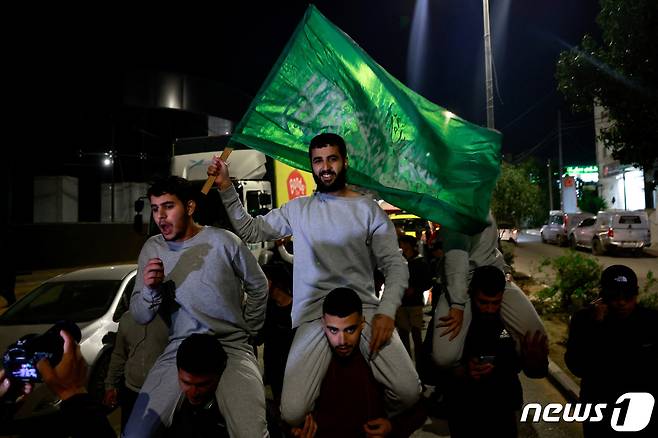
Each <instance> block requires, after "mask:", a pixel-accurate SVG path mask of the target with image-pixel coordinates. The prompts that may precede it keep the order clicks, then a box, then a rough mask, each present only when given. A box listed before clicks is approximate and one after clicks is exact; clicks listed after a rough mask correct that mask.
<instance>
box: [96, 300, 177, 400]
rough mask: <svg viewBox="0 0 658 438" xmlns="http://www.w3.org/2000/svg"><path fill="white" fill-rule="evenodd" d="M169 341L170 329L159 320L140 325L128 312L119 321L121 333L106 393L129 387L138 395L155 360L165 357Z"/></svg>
mask: <svg viewBox="0 0 658 438" xmlns="http://www.w3.org/2000/svg"><path fill="white" fill-rule="evenodd" d="M168 338H169V327H167V325H166V324H165V322H164V321H163V320H162V318H160V317H159V316H156V317H155V318H153V320H152V321H151V322H149V323H148V324H146V325H142V324H138V323H137V321H135V320H134V319H133V317H132V315H131V314H130V312H126V313H124V314H123V316H122V317H121V319H120V320H119V331H118V332H117V338H116V343H115V344H114V349H113V350H112V358H111V359H110V367H109V369H108V370H107V377H106V378H105V389H111V388H115V389H116V388H119V386H120V385H121V382H122V381H123V380H124V378H125V384H126V387H127V388H128V389H130V390H132V391H135V392H139V390H140V388H141V387H142V385H143V384H144V380H146V376H147V375H148V373H149V371H150V370H151V367H152V366H153V364H154V363H155V360H156V359H157V358H158V356H160V354H162V352H163V351H164V348H165V346H166V345H167V340H168Z"/></svg>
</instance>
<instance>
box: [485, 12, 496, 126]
mask: <svg viewBox="0 0 658 438" xmlns="http://www.w3.org/2000/svg"><path fill="white" fill-rule="evenodd" d="M482 12H483V14H482V15H483V16H484V72H485V75H486V77H485V86H486V90H487V128H489V129H494V97H493V74H492V58H491V28H490V27H489V0H482Z"/></svg>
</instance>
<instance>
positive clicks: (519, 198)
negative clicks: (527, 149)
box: [491, 163, 546, 227]
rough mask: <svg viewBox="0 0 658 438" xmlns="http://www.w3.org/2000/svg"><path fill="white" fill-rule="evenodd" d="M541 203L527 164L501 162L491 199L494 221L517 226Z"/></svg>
mask: <svg viewBox="0 0 658 438" xmlns="http://www.w3.org/2000/svg"><path fill="white" fill-rule="evenodd" d="M541 204H542V203H541V195H540V190H539V185H538V184H537V183H536V182H533V181H532V178H531V175H530V173H529V168H528V166H527V165H517V166H514V165H511V164H507V163H503V165H502V167H501V172H500V178H498V184H496V188H495V189H494V191H493V196H492V199H491V211H492V212H493V215H494V217H495V218H496V221H498V222H507V223H510V224H511V225H513V226H516V227H518V226H520V225H521V224H522V223H523V222H524V221H526V220H528V219H530V218H532V217H533V216H534V215H535V214H536V210H537V208H540V205H541ZM543 215H544V216H545V215H546V212H544V213H543Z"/></svg>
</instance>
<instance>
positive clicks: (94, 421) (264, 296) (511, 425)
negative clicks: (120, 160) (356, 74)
mask: <svg viewBox="0 0 658 438" xmlns="http://www.w3.org/2000/svg"><path fill="white" fill-rule="evenodd" d="M309 159H310V163H311V167H312V170H313V177H314V179H315V181H316V184H317V190H316V192H315V193H314V194H313V195H311V196H307V197H300V198H296V199H294V200H291V201H289V202H288V203H286V204H284V205H283V206H282V207H281V208H278V209H273V210H271V211H270V212H268V213H267V214H265V215H263V216H257V217H251V216H250V215H249V214H248V213H247V212H246V210H245V209H244V208H243V206H242V205H241V203H240V201H239V197H238V194H237V192H236V190H235V188H234V186H233V184H232V182H231V179H230V175H229V169H228V165H227V164H226V163H225V162H224V161H222V160H221V159H219V158H215V159H214V160H213V163H212V165H211V166H210V167H209V168H208V174H209V175H210V176H213V177H214V178H215V183H216V185H217V187H218V189H219V191H220V196H221V199H222V202H223V204H224V206H225V208H226V211H227V213H228V215H229V218H230V220H231V224H232V226H233V229H234V230H235V234H234V233H233V232H230V231H227V230H224V229H220V228H215V227H211V226H201V225H199V224H197V223H196V222H195V220H194V218H193V215H194V213H195V209H196V201H195V196H196V194H195V193H194V190H193V188H192V186H191V184H190V183H189V182H188V181H186V180H184V179H182V178H178V177H169V178H167V179H165V180H162V181H158V182H156V183H155V184H153V185H152V186H151V187H150V188H149V190H148V194H147V195H148V198H149V200H150V205H151V213H152V216H153V220H154V222H155V223H156V224H157V225H158V227H159V229H160V234H158V235H156V236H153V237H151V238H149V239H148V240H147V242H146V243H145V244H144V246H143V248H142V250H141V253H140V255H139V262H138V263H139V268H138V273H137V280H136V285H135V290H134V292H133V294H132V296H131V297H130V298H129V299H130V305H129V308H130V311H129V312H127V313H126V314H125V315H124V317H122V318H121V321H120V324H119V333H118V336H117V343H116V346H115V350H114V354H113V356H112V362H111V365H110V372H109V373H108V378H107V382H106V387H107V392H106V394H105V399H104V403H105V404H106V405H107V406H110V407H114V406H117V405H120V406H121V407H122V436H124V437H140V438H141V437H151V436H165V437H170V436H186V437H188V436H189V437H209V436H215V437H223V436H227V437H229V436H230V437H243V438H256V437H267V436H276V437H282V436H293V437H303V438H309V437H338V436H342V437H361V436H366V437H385V436H387V437H408V436H410V435H411V434H412V433H413V431H414V430H416V429H418V428H419V427H421V426H422V425H423V424H424V422H425V420H426V418H427V405H426V402H425V398H424V397H423V390H424V387H423V384H426V385H427V384H428V382H429V381H431V385H432V386H435V387H436V390H435V393H436V394H440V397H441V400H442V403H443V404H444V406H445V407H446V414H447V418H448V421H449V425H450V431H451V435H452V436H455V437H472V436H483V435H485V434H486V435H492V434H493V435H494V436H501V437H502V436H516V433H517V432H516V425H517V417H516V412H517V411H518V410H519V409H520V408H521V405H522V391H521V384H520V381H519V378H518V373H519V372H520V371H521V370H522V371H524V373H525V374H526V375H527V376H529V377H543V376H545V375H546V374H547V368H548V347H547V338H546V332H545V329H544V327H543V324H542V322H541V319H540V318H539V316H538V315H537V313H536V312H535V310H534V308H533V306H532V304H531V303H530V301H529V300H528V298H527V297H526V295H525V294H524V293H523V292H522V291H521V290H520V289H519V288H518V287H517V286H516V285H515V284H514V283H513V282H512V281H511V279H509V277H508V276H506V274H508V269H509V268H508V267H507V266H506V265H505V263H504V261H503V257H502V255H501V253H500V251H499V250H498V248H497V244H498V239H497V232H496V225H495V222H494V220H493V218H490V220H491V225H490V226H489V227H487V228H486V229H484V230H483V231H482V232H481V233H479V234H476V235H474V236H469V235H464V234H461V233H458V232H454V231H450V230H444V231H443V233H444V234H443V235H442V236H441V239H437V241H436V242H435V243H434V244H433V245H431V246H430V247H429V248H428V250H427V253H428V254H433V257H432V258H431V260H428V261H426V260H425V259H423V257H421V255H420V254H419V251H418V245H417V241H415V239H413V238H410V237H408V236H399V235H398V234H397V233H396V230H395V228H394V227H393V224H392V223H391V221H390V220H389V219H388V217H387V215H386V214H385V213H384V211H383V210H382V209H381V208H380V207H379V206H378V204H377V203H376V202H374V200H373V199H372V198H371V197H369V196H366V195H363V194H361V193H358V192H356V191H354V190H352V189H351V188H349V187H348V185H347V184H346V174H347V172H348V165H349V161H348V157H347V149H346V145H345V142H344V141H343V139H342V138H341V137H340V136H338V135H335V134H329V133H326V134H320V135H318V136H316V137H315V138H314V139H313V140H312V141H311V143H310V146H309ZM289 236H292V239H293V250H294V257H288V256H289V255H288V256H286V257H285V259H284V260H286V261H280V262H278V263H272V264H269V265H267V266H265V267H261V266H260V265H259V263H258V262H257V260H256V259H255V258H254V256H253V255H252V253H251V252H250V251H249V249H248V247H247V245H246V243H249V242H261V241H280V239H283V238H287V237H289ZM286 254H287V252H286ZM291 259H292V261H293V263H292V281H291V279H290V275H289V269H288V267H287V266H284V265H285V264H286V263H289V262H290V261H291ZM432 266H434V267H436V268H435V269H433V268H432ZM606 272H608V271H606ZM631 272H632V271H631ZM606 275H608V274H606V273H604V278H603V280H602V282H603V285H604V287H603V291H602V298H603V300H604V303H605V304H601V303H599V304H597V305H596V308H595V310H594V311H593V312H594V316H592V315H582V316H581V315H577V316H576V317H575V318H574V322H573V328H572V337H571V338H570V341H569V342H570V344H569V346H570V348H569V351H568V357H567V363H568V364H569V366H570V367H573V368H574V369H576V368H577V369H578V370H579V371H578V372H579V373H582V375H583V385H584V386H583V397H590V396H591V397H595V395H594V394H595V393H596V389H597V388H599V385H598V381H599V380H600V379H601V373H598V372H596V371H593V370H592V369H591V368H592V367H591V365H589V364H588V360H590V359H591V358H592V357H594V356H595V354H596V353H594V352H592V351H594V350H596V348H597V347H596V345H597V344H596V343H594V342H592V340H591V339H590V338H588V336H594V337H596V335H595V334H594V331H593V330H594V329H591V328H589V325H590V324H596V323H595V322H591V321H607V319H606V318H608V319H610V318H612V316H613V315H616V316H615V318H617V319H619V318H620V317H621V315H622V314H626V313H627V314H631V313H632V314H633V315H635V314H636V313H638V311H637V310H636V309H635V308H634V307H633V308H632V309H629V308H626V307H624V309H625V310H618V309H621V308H622V307H623V306H621V305H618V299H617V298H616V297H617V295H618V294H620V293H621V294H622V298H627V295H629V294H631V292H632V291H631V292H629V290H630V289H623V288H621V286H619V285H620V284H621V283H620V282H621V280H619V275H617V276H613V279H612V280H610V279H609V278H608V277H606ZM624 275H626V278H627V280H628V281H627V282H626V283H624V284H628V283H632V281H633V279H632V278H631V276H630V273H628V272H626V271H625V273H624ZM377 276H380V278H381V279H382V281H381V283H383V287H382V288H380V287H379V285H378V284H377V281H376V278H377ZM634 281H635V286H636V287H635V290H636V289H637V280H636V279H635V280H634ZM428 289H433V301H434V303H433V305H434V306H435V307H433V309H434V308H435V309H436V310H435V311H434V314H433V318H432V322H431V323H430V325H429V327H427V329H428V330H427V333H428V338H426V339H425V340H423V339H422V331H423V329H424V324H425V323H424V306H425V304H426V303H425V301H424V295H423V292H424V291H426V290H428ZM622 289H623V290H622ZM631 289H632V288H631ZM631 295H632V294H631ZM635 295H636V293H635ZM268 298H269V299H268ZM619 299H621V298H619ZM615 300H617V301H615ZM604 305H605V309H603V310H602V307H601V306H604ZM633 312H635V313H633ZM638 318H641V321H642V322H640V323H639V324H652V323H654V325H655V321H656V318H655V317H653V321H651V318H649V317H648V316H646V315H644V314H641V315H640V316H638ZM612 319H614V318H612ZM611 324H612V323H611ZM396 327H397V329H396ZM606 327H607V330H608V331H609V332H610V335H611V336H614V335H618V332H617V331H616V330H615V329H614V326H612V325H610V326H606ZM629 330H631V329H629ZM656 332H658V330H655V331H654V336H653V338H651V339H649V340H648V341H647V342H649V341H650V342H655V333H656ZM62 336H63V337H64V339H65V355H64V356H65V360H62V362H61V363H60V364H59V365H58V366H57V367H56V368H55V369H54V370H53V369H52V368H50V369H49V368H48V367H47V364H44V363H42V364H41V365H40V366H41V367H43V370H42V373H43V375H44V381H45V382H46V383H47V384H49V385H52V386H53V387H54V388H55V390H56V392H58V393H59V394H60V398H61V399H62V400H64V402H63V403H62V407H63V408H64V409H63V410H64V411H65V413H68V415H72V414H70V413H71V412H78V415H76V416H75V420H71V421H73V422H74V423H75V427H74V428H73V429H72V430H71V434H73V435H74V436H90V435H89V434H88V432H89V430H92V429H93V430H96V432H94V435H100V436H113V432H112V431H111V429H109V426H108V425H107V424H106V420H105V418H104V417H103V415H102V412H103V411H102V410H101V409H100V408H95V407H94V406H95V405H94V403H92V402H91V401H90V400H88V398H86V397H87V396H86V395H85V394H83V392H84V390H83V389H82V388H83V386H82V383H81V379H80V374H81V371H80V370H81V369H83V368H84V365H83V364H80V362H84V361H82V359H81V357H80V355H79V347H77V346H75V342H74V341H72V340H71V339H70V336H69V335H67V334H66V333H65V332H62ZM410 336H411V341H413V347H412V342H410V339H409V337H410ZM625 336H628V337H632V336H634V334H633V332H629V333H626V334H625ZM643 339H644V338H643ZM605 342H606V341H601V343H603V344H605ZM258 344H264V358H263V359H264V366H265V370H264V371H265V372H264V376H265V382H264V380H263V374H262V373H261V370H260V368H259V364H258V360H257V357H256V351H257V350H256V348H255V346H256V345H258ZM642 345H644V344H642ZM576 346H577V347H576ZM629 348H630V347H629ZM653 348H654V349H653V350H651V351H649V350H647V351H648V353H647V355H648V357H650V358H653V359H655V356H651V354H654V355H655V344H654V347H653ZM412 351H413V352H414V353H415V354H414V355H413V359H412V355H411V352H412ZM650 363H651V362H650ZM69 368H74V371H71V370H70V369H69ZM654 369H655V368H654ZM71 373H73V374H74V375H75V376H76V377H75V378H73V377H69V374H71ZM419 374H420V377H419ZM421 377H422V380H423V381H422V382H421ZM597 379H598V380H597ZM587 382H592V383H587ZM265 383H266V384H267V385H268V386H269V387H270V389H271V397H266V391H265ZM3 384H4V382H3ZM587 385H591V387H590V386H587ZM624 388H625V387H624ZM0 395H2V394H0ZM267 398H269V401H268V400H266V399H267ZM76 409H77V410H78V411H76ZM80 416H84V420H81V417H80ZM90 428H92V429H90ZM76 434H77V435H76Z"/></svg>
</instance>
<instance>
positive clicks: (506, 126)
mask: <svg viewBox="0 0 658 438" xmlns="http://www.w3.org/2000/svg"><path fill="white" fill-rule="evenodd" d="M553 93H555V90H553V91H551V92H549V93H548V94H547V95H545V96H544V97H542V98H541V99H539V100H538V101H537V102H535V103H533V104H532V105H530V106H529V107H528V108H527V109H526V110H525V111H523V112H522V113H521V114H519V115H518V116H516V117H515V118H514V119H513V120H512V121H511V122H509V123H508V124H507V125H505V126H503V127H502V128H500V130H501V131H502V130H503V129H506V128H508V127H510V126H512V125H513V124H515V123H516V122H518V121H519V120H521V119H522V118H523V117H525V116H526V115H528V113H530V112H531V111H532V110H534V109H535V108H537V107H538V106H539V105H540V104H542V103H544V101H545V100H546V99H548V98H549V97H551V96H552V95H553Z"/></svg>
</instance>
